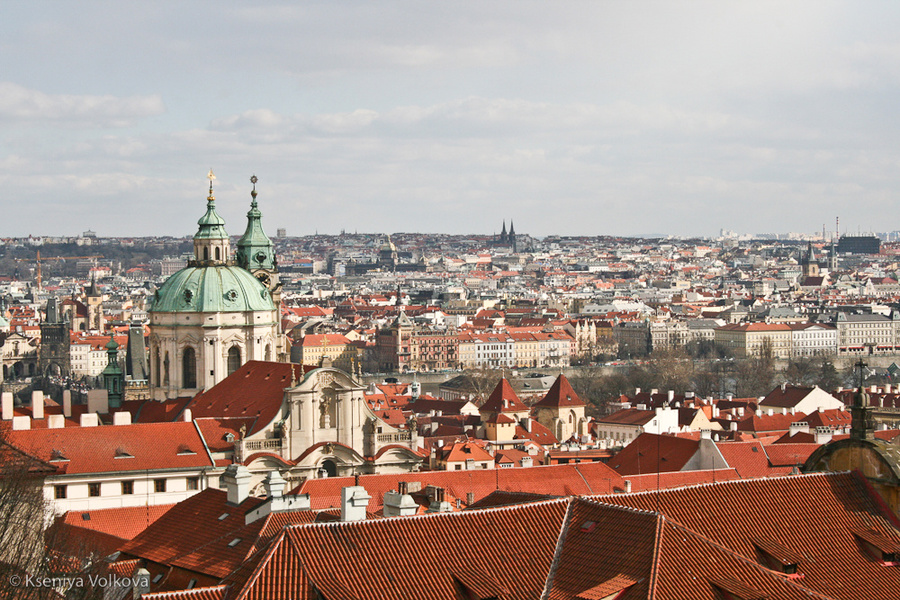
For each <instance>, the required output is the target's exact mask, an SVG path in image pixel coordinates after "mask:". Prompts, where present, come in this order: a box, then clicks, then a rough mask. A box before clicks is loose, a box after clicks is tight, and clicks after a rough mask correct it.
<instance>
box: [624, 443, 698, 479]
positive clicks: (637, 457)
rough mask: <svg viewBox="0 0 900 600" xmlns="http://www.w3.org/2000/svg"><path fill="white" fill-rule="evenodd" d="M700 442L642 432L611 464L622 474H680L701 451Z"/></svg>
mask: <svg viewBox="0 0 900 600" xmlns="http://www.w3.org/2000/svg"><path fill="white" fill-rule="evenodd" d="M699 447H700V445H699V441H697V440H688V439H684V438H677V437H673V436H671V435H656V434H653V433H642V434H641V435H639V436H638V437H636V438H635V439H634V440H632V442H631V443H630V444H628V445H627V446H625V448H623V449H622V451H621V452H619V453H618V454H617V455H615V456H614V457H613V458H612V459H610V461H609V463H608V464H609V466H610V467H612V468H613V469H615V471H616V472H617V473H618V474H619V475H623V476H625V475H640V474H642V473H656V472H663V473H664V472H666V471H680V470H681V469H683V468H684V467H685V465H687V463H688V461H689V460H690V459H691V458H693V456H694V454H696V453H697V450H698V449H699Z"/></svg>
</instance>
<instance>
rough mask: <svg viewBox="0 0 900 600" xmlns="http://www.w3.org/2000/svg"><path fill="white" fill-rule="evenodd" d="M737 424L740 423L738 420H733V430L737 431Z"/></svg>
mask: <svg viewBox="0 0 900 600" xmlns="http://www.w3.org/2000/svg"><path fill="white" fill-rule="evenodd" d="M737 425H738V424H737V421H732V422H731V430H732V431H737Z"/></svg>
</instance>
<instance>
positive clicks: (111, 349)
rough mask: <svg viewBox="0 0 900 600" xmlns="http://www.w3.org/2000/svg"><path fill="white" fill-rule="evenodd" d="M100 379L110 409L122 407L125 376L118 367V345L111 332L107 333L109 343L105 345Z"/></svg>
mask: <svg viewBox="0 0 900 600" xmlns="http://www.w3.org/2000/svg"><path fill="white" fill-rule="evenodd" d="M101 377H102V378H103V387H105V388H106V392H107V394H108V397H109V406H110V408H118V407H120V406H122V394H123V392H124V388H125V374H124V373H123V371H122V367H120V366H119V344H118V342H116V338H115V337H114V336H113V333H112V332H110V333H109V342H108V343H107V344H106V368H105V369H103V373H101Z"/></svg>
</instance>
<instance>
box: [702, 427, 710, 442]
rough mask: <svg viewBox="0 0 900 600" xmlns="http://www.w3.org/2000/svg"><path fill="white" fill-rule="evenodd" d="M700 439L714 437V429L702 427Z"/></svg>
mask: <svg viewBox="0 0 900 600" xmlns="http://www.w3.org/2000/svg"><path fill="white" fill-rule="evenodd" d="M700 439H701V440H711V439H712V431H710V430H709V429H701V430H700Z"/></svg>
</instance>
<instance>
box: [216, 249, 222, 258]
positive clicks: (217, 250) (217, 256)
mask: <svg viewBox="0 0 900 600" xmlns="http://www.w3.org/2000/svg"><path fill="white" fill-rule="evenodd" d="M216 260H221V257H220V255H219V247H218V246H216Z"/></svg>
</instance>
